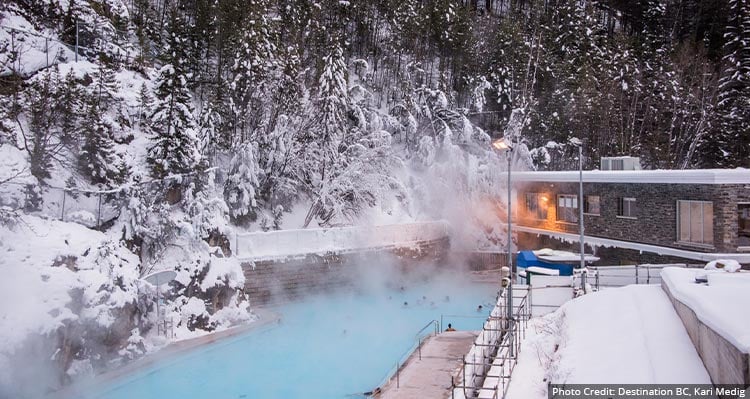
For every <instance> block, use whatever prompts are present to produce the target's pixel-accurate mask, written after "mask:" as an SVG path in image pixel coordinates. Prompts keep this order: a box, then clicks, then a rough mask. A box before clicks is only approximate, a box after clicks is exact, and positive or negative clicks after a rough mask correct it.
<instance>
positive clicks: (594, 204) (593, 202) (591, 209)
mask: <svg viewBox="0 0 750 399" xmlns="http://www.w3.org/2000/svg"><path fill="white" fill-rule="evenodd" d="M584 198H585V201H584V202H583V213H587V214H589V215H597V216H598V215H600V214H601V213H600V208H599V204H600V201H601V200H600V199H599V196H598V195H587V196H586V197H584Z"/></svg>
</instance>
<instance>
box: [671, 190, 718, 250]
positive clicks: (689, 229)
mask: <svg viewBox="0 0 750 399" xmlns="http://www.w3.org/2000/svg"><path fill="white" fill-rule="evenodd" d="M677 239H678V241H682V242H690V243H695V244H709V245H710V244H713V242H714V204H713V202H708V201H677Z"/></svg>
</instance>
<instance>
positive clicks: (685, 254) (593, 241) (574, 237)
mask: <svg viewBox="0 0 750 399" xmlns="http://www.w3.org/2000/svg"><path fill="white" fill-rule="evenodd" d="M513 230H515V231H520V232H523V233H531V234H537V235H546V236H549V237H553V238H557V239H560V240H563V241H566V242H578V240H579V239H580V237H579V235H578V234H571V233H562V232H559V231H551V230H545V229H537V228H534V227H525V226H518V225H513ZM584 241H586V244H588V245H591V246H594V247H614V248H624V249H633V250H636V251H640V252H649V253H654V254H657V255H665V256H676V257H679V258H685V259H695V260H700V261H704V262H710V261H712V260H717V259H732V260H736V261H737V262H739V263H742V264H747V263H750V252H745V253H712V252H696V251H688V250H685V249H678V248H670V247H662V246H659V245H651V244H642V243H638V242H630V241H621V240H613V239H611V238H602V237H593V236H584Z"/></svg>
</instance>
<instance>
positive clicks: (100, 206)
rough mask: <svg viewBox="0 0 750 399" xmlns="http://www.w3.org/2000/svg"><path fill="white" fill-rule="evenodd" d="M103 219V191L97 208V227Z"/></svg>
mask: <svg viewBox="0 0 750 399" xmlns="http://www.w3.org/2000/svg"><path fill="white" fill-rule="evenodd" d="M101 220H102V193H99V203H98V205H97V210H96V227H97V228H99V225H100V224H101Z"/></svg>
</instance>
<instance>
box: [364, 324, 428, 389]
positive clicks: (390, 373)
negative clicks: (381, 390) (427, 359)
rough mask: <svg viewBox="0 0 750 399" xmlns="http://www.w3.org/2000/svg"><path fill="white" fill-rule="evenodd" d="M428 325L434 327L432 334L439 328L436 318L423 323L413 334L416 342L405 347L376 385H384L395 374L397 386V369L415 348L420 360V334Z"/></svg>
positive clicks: (421, 337)
mask: <svg viewBox="0 0 750 399" xmlns="http://www.w3.org/2000/svg"><path fill="white" fill-rule="evenodd" d="M430 326H434V327H435V328H434V330H433V334H435V335H437V334H438V332H439V331H440V330H439V328H440V327H439V324H438V321H437V320H430V322H429V323H427V324H425V326H424V327H422V328H421V329H419V331H418V332H417V333H416V334H414V337H415V339H416V340H417V342H416V343H415V344H414V345H412V346H411V347H409V349H407V350H406V352H404V354H403V355H401V357H400V358H399V359H398V360H397V361H396V365H395V367H391V368H390V369H388V371H387V372H386V376H385V378H383V380H382V382H381V383H380V384H379V385H378V387H381V386H383V385H385V383H386V382H388V381H389V380H391V379H392V378H393V376H394V375H395V376H396V387H398V386H399V371H400V370H401V366H403V365H404V363H405V362H406V360H408V359H409V357H410V356H411V355H412V354H413V353H414V351H415V350H416V351H418V353H419V359H420V360H421V359H422V342H423V341H422V340H423V338H425V337H423V336H422V333H423V332H424V331H425V330H426V329H427V328H428V327H430Z"/></svg>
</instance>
